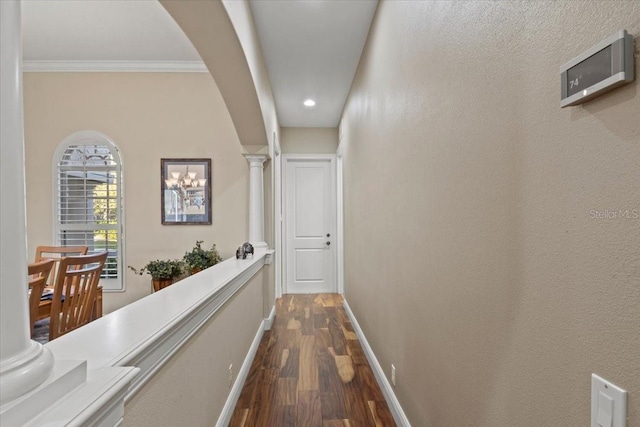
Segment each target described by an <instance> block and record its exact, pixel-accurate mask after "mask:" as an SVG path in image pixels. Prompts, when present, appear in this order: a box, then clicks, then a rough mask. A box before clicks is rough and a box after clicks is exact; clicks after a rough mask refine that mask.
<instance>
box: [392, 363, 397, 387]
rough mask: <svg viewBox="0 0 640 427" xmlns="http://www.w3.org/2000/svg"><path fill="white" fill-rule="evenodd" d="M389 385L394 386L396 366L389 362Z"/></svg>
mask: <svg viewBox="0 0 640 427" xmlns="http://www.w3.org/2000/svg"><path fill="white" fill-rule="evenodd" d="M391 385H393V386H394V387H395V386H396V367H395V366H394V364H393V363H392V364H391Z"/></svg>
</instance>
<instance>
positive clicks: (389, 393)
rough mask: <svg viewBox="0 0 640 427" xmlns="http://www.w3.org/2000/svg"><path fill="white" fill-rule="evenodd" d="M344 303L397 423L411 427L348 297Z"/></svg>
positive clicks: (404, 426) (403, 426)
mask: <svg viewBox="0 0 640 427" xmlns="http://www.w3.org/2000/svg"><path fill="white" fill-rule="evenodd" d="M343 305H344V311H346V313H347V316H348V317H349V320H350V321H351V324H352V325H353V329H354V331H355V332H356V335H357V336H358V339H359V340H360V344H361V345H362V349H363V350H364V353H365V355H366V356H367V360H369V364H370V365H371V369H372V370H373V375H374V376H375V377H376V380H377V381H378V384H379V385H380V388H382V394H384V398H385V400H386V401H387V405H389V409H390V410H391V414H392V415H393V419H394V420H395V421H396V424H398V425H399V426H402V427H411V424H410V423H409V419H408V418H407V416H406V415H405V413H404V411H403V410H402V407H401V406H400V402H399V401H398V398H397V397H396V394H395V393H394V392H393V387H391V383H389V380H388V379H387V377H386V375H385V374H384V370H383V369H382V366H380V363H379V362H378V359H376V356H375V354H373V350H372V349H371V346H370V345H369V342H368V341H367V338H366V337H365V336H364V332H362V329H361V328H360V325H359V324H358V321H357V320H356V317H355V316H354V315H353V312H352V311H351V307H349V304H348V303H347V300H346V299H345V300H344V304H343Z"/></svg>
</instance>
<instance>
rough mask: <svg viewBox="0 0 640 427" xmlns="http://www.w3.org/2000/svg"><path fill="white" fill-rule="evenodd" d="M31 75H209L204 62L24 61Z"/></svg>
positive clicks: (24, 66) (24, 67) (24, 68)
mask: <svg viewBox="0 0 640 427" xmlns="http://www.w3.org/2000/svg"><path fill="white" fill-rule="evenodd" d="M22 66H23V71H24V72H31V73H69V72H71V73H92V72H107V73H109V72H130V73H208V72H209V69H208V68H207V66H206V65H205V64H204V62H202V61H29V60H27V61H22Z"/></svg>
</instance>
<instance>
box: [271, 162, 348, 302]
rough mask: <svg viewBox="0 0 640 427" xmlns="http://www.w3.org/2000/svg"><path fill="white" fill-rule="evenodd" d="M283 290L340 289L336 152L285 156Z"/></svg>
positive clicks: (334, 290) (333, 290) (318, 290)
mask: <svg viewBox="0 0 640 427" xmlns="http://www.w3.org/2000/svg"><path fill="white" fill-rule="evenodd" d="M283 160H284V165H283V166H284V183H283V184H284V185H283V195H284V234H285V238H284V244H285V257H284V260H283V261H284V268H283V271H284V273H285V274H284V276H285V277H284V292H285V293H289V294H306V293H320V292H337V280H336V277H337V274H336V244H335V242H336V166H335V156H333V155H305V156H303V155H285V156H283Z"/></svg>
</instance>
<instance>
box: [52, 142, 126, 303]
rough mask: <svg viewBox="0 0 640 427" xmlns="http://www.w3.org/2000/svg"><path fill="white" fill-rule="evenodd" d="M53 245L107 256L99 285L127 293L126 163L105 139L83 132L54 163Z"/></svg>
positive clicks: (60, 149)
mask: <svg viewBox="0 0 640 427" xmlns="http://www.w3.org/2000/svg"><path fill="white" fill-rule="evenodd" d="M54 170H55V188H54V194H55V205H54V206H55V212H54V224H55V230H54V232H55V240H56V242H57V244H58V245H61V246H77V245H82V246H88V247H89V253H94V252H102V251H104V250H107V251H108V252H109V255H108V257H107V262H106V264H105V266H104V270H103V272H102V276H101V280H100V283H101V284H102V286H103V289H104V290H105V291H107V290H110V291H123V290H124V280H123V278H124V274H123V269H122V264H123V241H122V240H123V239H122V236H123V220H122V219H123V207H122V163H121V161H120V154H119V152H118V148H117V147H116V145H115V144H114V143H113V141H112V140H111V139H109V138H108V137H107V136H106V135H104V134H102V133H100V132H95V131H81V132H76V133H74V134H73V135H70V136H68V137H67V138H65V140H64V141H62V143H61V144H60V146H59V147H58V150H57V151H56V155H55V159H54Z"/></svg>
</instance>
